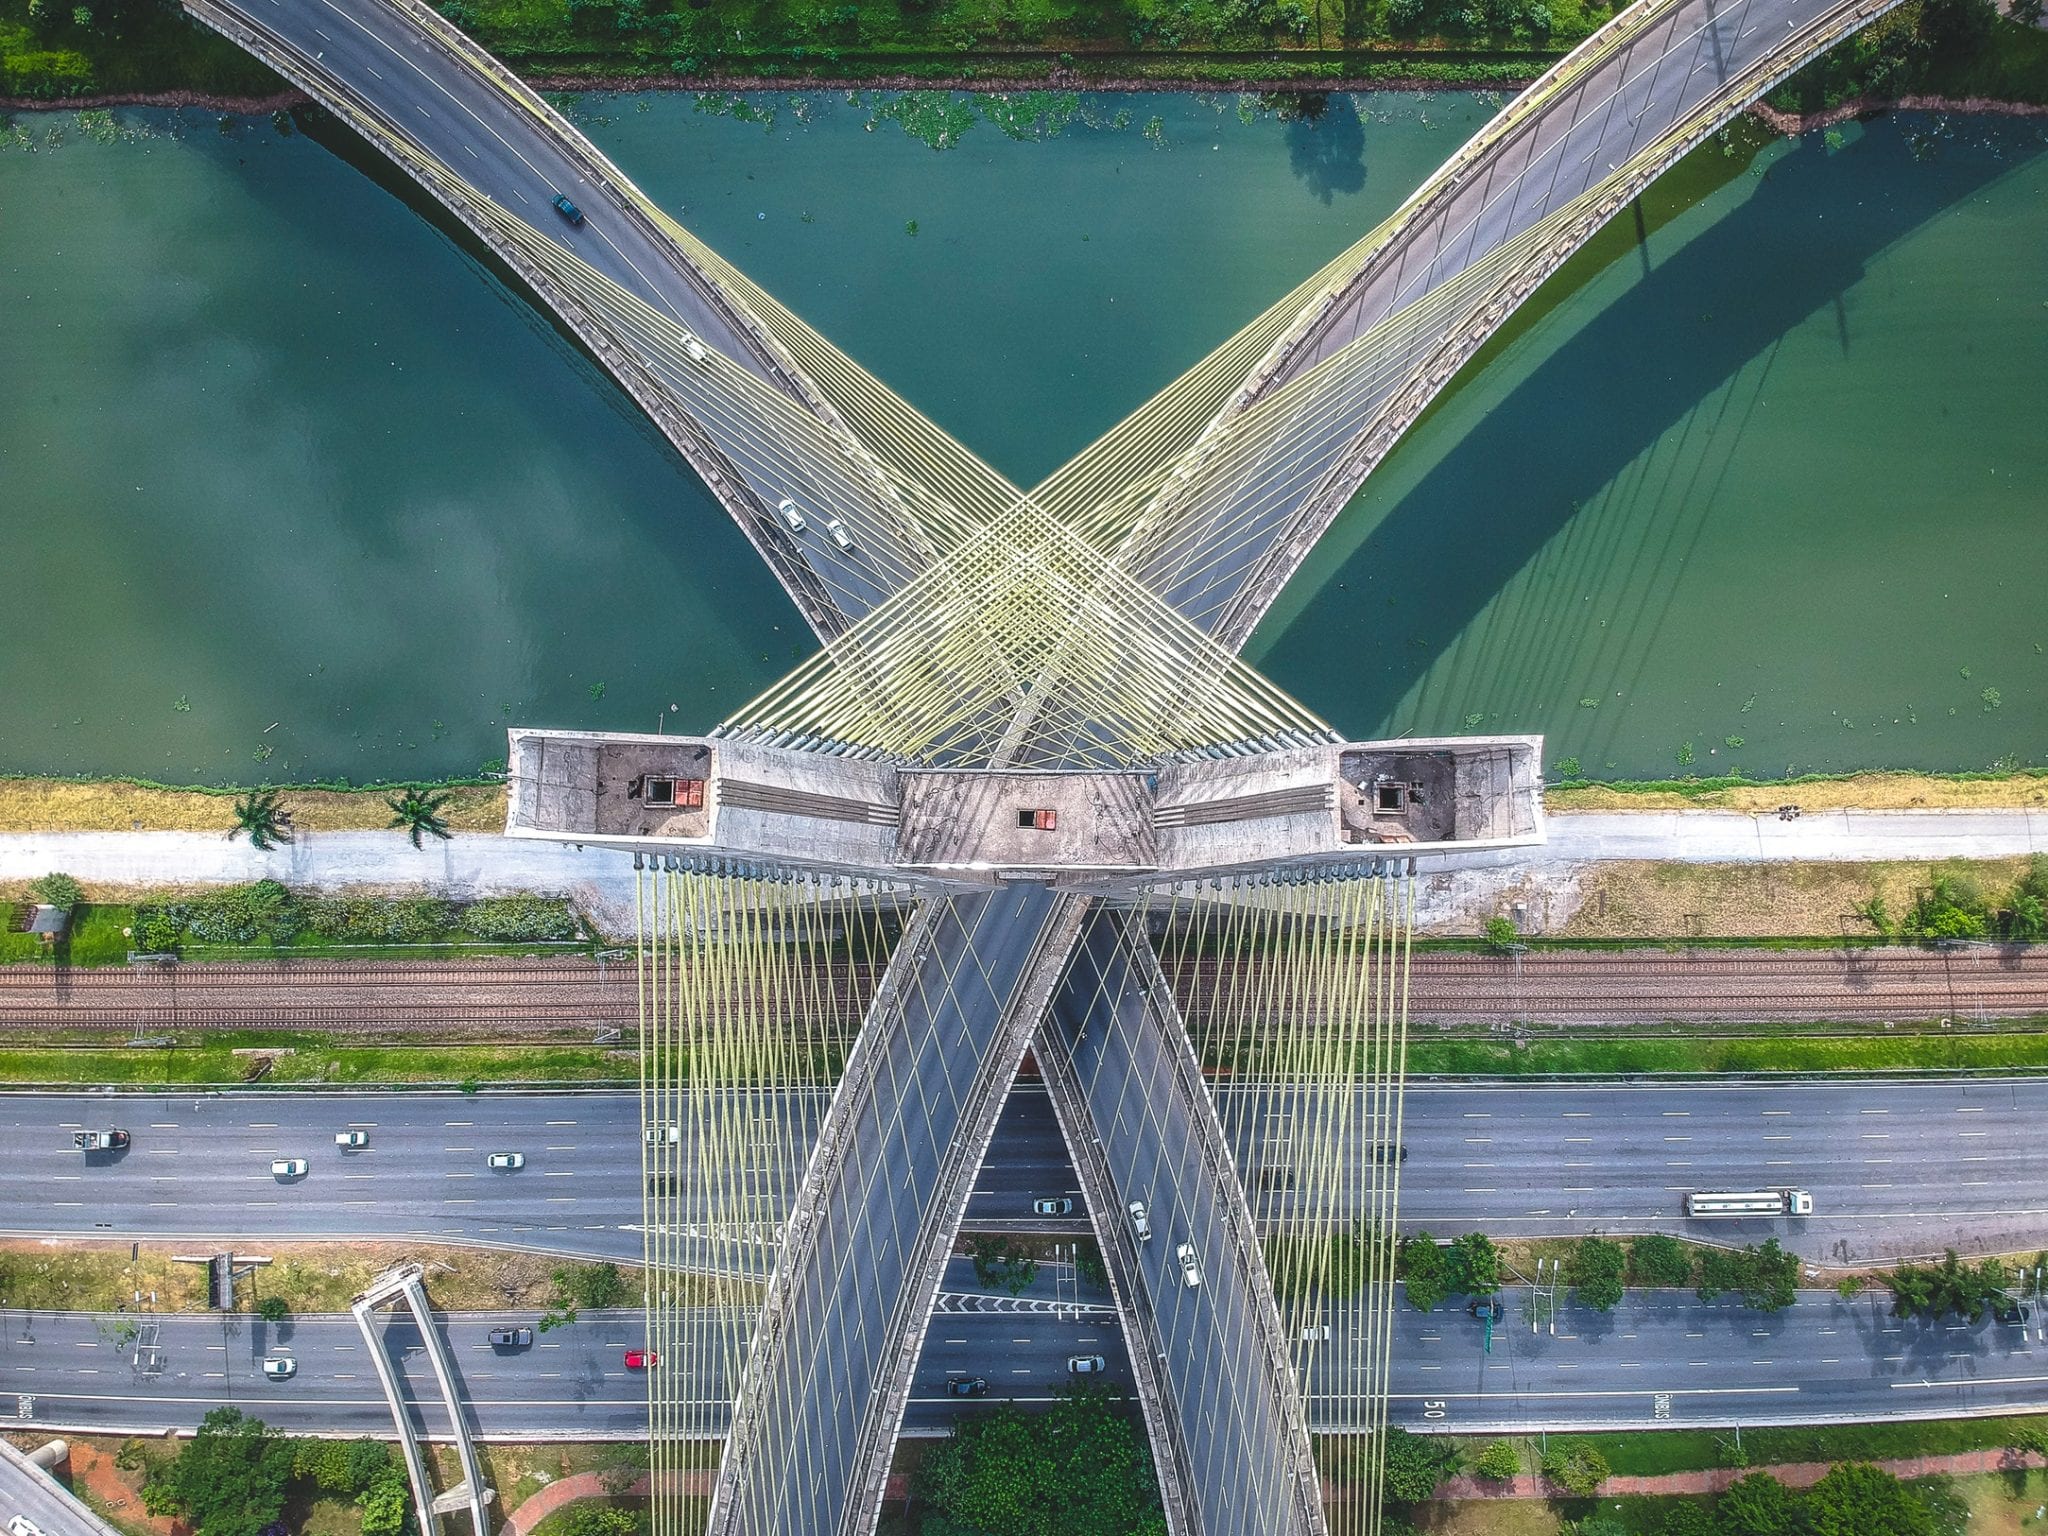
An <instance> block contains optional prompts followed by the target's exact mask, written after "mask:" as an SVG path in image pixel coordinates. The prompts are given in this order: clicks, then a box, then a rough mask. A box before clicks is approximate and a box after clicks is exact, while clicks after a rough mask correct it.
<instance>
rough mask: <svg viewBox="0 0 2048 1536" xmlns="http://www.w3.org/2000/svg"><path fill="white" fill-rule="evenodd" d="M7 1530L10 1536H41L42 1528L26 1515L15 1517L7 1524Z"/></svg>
mask: <svg viewBox="0 0 2048 1536" xmlns="http://www.w3.org/2000/svg"><path fill="white" fill-rule="evenodd" d="M7 1529H8V1530H9V1531H10V1532H11V1533H12V1536H43V1528H42V1527H41V1526H40V1525H37V1524H36V1523H35V1521H33V1520H31V1519H29V1517H28V1516H27V1515H16V1516H15V1517H14V1518H13V1519H11V1520H9V1521H8V1522H7Z"/></svg>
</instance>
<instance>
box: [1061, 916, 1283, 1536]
mask: <svg viewBox="0 0 2048 1536" xmlns="http://www.w3.org/2000/svg"><path fill="white" fill-rule="evenodd" d="M1133 943H1135V944H1136V945H1137V946H1138V948H1139V950H1140V951H1141V952H1143V953H1145V954H1147V955H1149V949H1148V948H1147V947H1146V946H1145V943H1144V938H1143V935H1142V933H1140V934H1137V935H1132V934H1130V933H1128V932H1127V930H1126V925H1125V920H1124V919H1123V918H1121V917H1120V916H1118V915H1115V914H1109V913H1102V914H1098V916H1097V917H1096V918H1095V920H1094V921H1092V922H1091V923H1090V925H1089V927H1088V929H1087V931H1086V933H1085V935H1084V936H1083V939H1082V943H1081V947H1080V950H1079V952H1078V953H1077V955H1076V956H1075V959H1074V963H1073V965H1072V967H1071V968H1070V969H1069V970H1068V972H1067V974H1066V977H1065V978H1064V979H1063V980H1062V982H1061V984H1060V990H1059V991H1058V992H1057V993H1056V994H1055V996H1054V1000H1053V1007H1052V1011H1051V1013H1050V1014H1049V1015H1048V1017H1047V1019H1046V1022H1045V1025H1044V1028H1043V1029H1042V1030H1041V1031H1040V1037H1039V1038H1040V1046H1039V1048H1040V1049H1042V1050H1045V1051H1046V1052H1047V1054H1048V1055H1049V1056H1050V1055H1054V1054H1055V1053H1056V1054H1057V1055H1058V1056H1059V1057H1061V1058H1063V1066H1064V1070H1062V1071H1061V1078H1062V1080H1066V1079H1067V1078H1068V1076H1069V1075H1071V1078H1072V1079H1073V1080H1074V1081H1076V1082H1077V1083H1078V1085H1079V1088H1080V1095H1079V1097H1080V1106H1079V1108H1080V1110H1081V1113H1082V1115H1083V1116H1084V1117H1085V1120H1084V1124H1085V1126H1086V1129H1087V1131H1088V1132H1092V1134H1093V1136H1094V1137H1095V1138H1096V1139H1097V1140H1098V1141H1099V1142H1100V1143H1101V1149H1102V1151H1101V1157H1102V1161H1103V1164H1104V1165H1106V1167H1107V1169H1108V1172H1109V1178H1110V1181H1111V1182H1112V1183H1113V1184H1114V1186H1115V1198H1116V1202H1117V1204H1116V1207H1115V1208H1114V1212H1113V1214H1112V1215H1111V1217H1110V1219H1109V1222H1108V1224H1107V1225H1108V1231H1109V1233H1110V1234H1111V1235H1110V1237H1109V1240H1110V1241H1113V1242H1116V1243H1118V1244H1119V1245H1121V1247H1122V1250H1123V1252H1124V1254H1125V1256H1126V1258H1127V1259H1128V1260H1129V1261H1130V1270H1131V1273H1133V1274H1134V1275H1135V1276H1136V1277H1137V1280H1136V1284H1135V1285H1133V1286H1132V1287H1131V1288H1130V1291H1131V1294H1126V1295H1125V1296H1124V1298H1123V1300H1124V1303H1125V1305H1126V1307H1127V1308H1128V1309H1129V1311H1128V1313H1127V1316H1128V1317H1129V1318H1131V1319H1133V1321H1132V1322H1131V1323H1130V1324H1129V1326H1130V1327H1132V1328H1133V1329H1134V1330H1136V1329H1139V1328H1142V1329H1143V1332H1144V1337H1145V1340H1146V1344H1145V1347H1146V1348H1147V1349H1148V1350H1150V1351H1151V1353H1152V1354H1153V1356H1154V1357H1155V1358H1156V1359H1157V1360H1158V1362H1159V1372H1160V1375H1161V1377H1162V1378H1163V1380H1162V1383H1161V1390H1162V1392H1163V1395H1164V1396H1165V1397H1166V1398H1167V1399H1169V1400H1170V1402H1171V1405H1172V1413H1173V1418H1174V1422H1175V1424H1176V1426H1177V1431H1178V1441H1179V1446H1178V1447H1177V1448H1178V1449H1179V1451H1180V1453H1181V1454H1182V1455H1184V1457H1185V1465H1184V1467H1181V1468H1177V1469H1176V1472H1177V1475H1179V1476H1181V1477H1184V1478H1185V1479H1186V1480H1187V1481H1188V1483H1189V1484H1190V1487H1189V1490H1188V1491H1189V1494H1190V1497H1191V1499H1192V1502H1193V1503H1194V1506H1195V1507H1196V1508H1197V1509H1198V1510H1200V1511H1202V1512H1203V1519H1202V1529H1203V1530H1204V1531H1213V1532H1217V1533H1219V1536H1223V1533H1231V1532H1242V1533H1245V1536H1252V1533H1258V1532H1280V1531H1292V1530H1313V1529H1316V1528H1317V1527H1318V1525H1319V1524H1320V1517H1319V1514H1318V1512H1317V1510H1316V1507H1315V1498H1316V1482H1315V1476H1314V1473H1313V1470H1312V1469H1313V1457H1312V1455H1311V1453H1310V1451H1309V1447H1308V1443H1307V1437H1306V1435H1305V1434H1304V1432H1303V1431H1304V1423H1303V1420H1302V1417H1301V1411H1302V1410H1301V1405H1300V1403H1299V1401H1298V1394H1297V1390H1296V1387H1295V1382H1294V1376H1293V1372H1292V1371H1291V1370H1290V1369H1289V1362H1288V1354H1287V1347H1286V1345H1285V1343H1284V1342H1283V1340H1282V1336H1281V1333H1280V1319H1279V1315H1278V1312H1277V1311H1276V1309H1275V1307H1274V1305H1273V1301H1272V1297H1271V1294H1270V1291H1269V1289H1268V1287H1267V1285H1266V1278H1265V1266H1264V1264H1263V1263H1262V1262H1261V1261H1260V1259H1259V1257H1258V1255H1257V1254H1256V1253H1255V1252H1253V1251H1252V1249H1253V1245H1254V1244H1255V1243H1256V1241H1257V1238H1256V1232H1255V1229H1254V1228H1253V1226H1252V1221H1251V1213H1250V1211H1249V1210H1248V1209H1247V1208H1246V1206H1245V1201H1244V1195H1243V1193H1242V1191H1241V1190H1240V1188H1239V1186H1238V1184H1237V1182H1236V1180H1235V1179H1234V1178H1233V1177H1232V1176H1231V1174H1230V1172H1229V1170H1228V1167H1227V1164H1228V1162H1229V1159H1230V1152H1229V1149H1228V1147H1227V1145H1226V1144H1225V1142H1224V1139H1223V1135H1222V1132H1221V1128H1220V1127H1218V1126H1217V1125H1216V1123H1215V1113H1214V1109H1213V1107H1212V1106H1211V1104H1210V1103H1209V1102H1208V1100H1207V1099H1206V1098H1205V1097H1204V1095H1203V1092H1202V1087H1201V1078H1200V1076H1199V1073H1198V1071H1197V1069H1196V1066H1195V1061H1194V1053H1193V1050H1192V1049H1191V1048H1190V1047H1189V1045H1188V1043H1187V1035H1186V1033H1185V1031H1184V1030H1182V1029H1181V1027H1180V1024H1179V1021H1178V1019H1177V1018H1175V1017H1174V1016H1173V1014H1172V1011H1171V1009H1170V1008H1169V1009H1165V1010H1161V1009H1160V1008H1159V1007H1157V1006H1156V1005H1155V1003H1154V1000H1153V997H1152V995H1151V986H1150V985H1149V983H1150V982H1151V981H1152V980H1154V979H1155V977H1156V973H1155V972H1151V971H1149V970H1147V971H1145V972H1142V973H1138V972H1134V970H1133V966H1132V958H1131V949H1132V945H1133ZM1067 1112H1068V1113H1070V1114H1071V1113H1073V1111H1072V1110H1069V1111H1067ZM1133 1200H1140V1201H1143V1202H1144V1203H1145V1206H1146V1208H1147V1212H1148V1214H1149V1218H1150V1224H1151V1237H1150V1239H1149V1240H1146V1241H1140V1240H1139V1239H1138V1238H1137V1236H1136V1235H1135V1234H1134V1233H1133V1232H1132V1230H1131V1227H1130V1222H1129V1220H1128V1218H1127V1217H1126V1215H1125V1210H1126V1208H1127V1207H1128V1205H1129V1203H1130V1202H1131V1201H1133ZM1076 1204H1077V1206H1078V1204H1079V1202H1078V1201H1077V1202H1076ZM1183 1244H1187V1245H1191V1246H1192V1248H1193V1250H1194V1255H1195V1264H1196V1272H1195V1275H1194V1276H1193V1279H1192V1283H1191V1282H1190V1280H1189V1278H1188V1277H1187V1276H1186V1275H1185V1274H1184V1273H1183V1269H1182V1265H1181V1263H1180V1261H1179V1258H1178V1256H1177V1254H1178V1250H1179V1248H1180V1247H1181V1245H1183Z"/></svg>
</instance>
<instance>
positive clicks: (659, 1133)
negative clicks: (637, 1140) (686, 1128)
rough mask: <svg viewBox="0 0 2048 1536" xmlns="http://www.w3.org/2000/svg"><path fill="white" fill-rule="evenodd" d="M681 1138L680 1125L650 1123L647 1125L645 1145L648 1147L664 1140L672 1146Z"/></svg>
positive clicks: (681, 1129)
mask: <svg viewBox="0 0 2048 1536" xmlns="http://www.w3.org/2000/svg"><path fill="white" fill-rule="evenodd" d="M682 1139H683V1128H682V1127H681V1126H680V1125H650V1126H649V1127H647V1145H649V1146H650V1147H651V1146H654V1145H655V1144H656V1143H658V1142H664V1141H665V1142H667V1143H668V1144H669V1145H670V1146H674V1145H675V1144H676V1143H677V1142H679V1141H681V1140H682Z"/></svg>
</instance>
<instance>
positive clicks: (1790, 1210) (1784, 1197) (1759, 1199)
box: [1685, 1189, 1813, 1218]
mask: <svg viewBox="0 0 2048 1536" xmlns="http://www.w3.org/2000/svg"><path fill="white" fill-rule="evenodd" d="M1685 1214H1686V1215H1688V1216H1692V1217H1707V1218H1711V1217H1742V1216H1752V1217H1754V1216H1811V1215H1812V1214H1813V1196H1812V1195H1810V1194H1808V1193H1807V1192H1806V1191H1805V1190H1803V1189H1751V1190H1694V1191H1693V1192H1692V1193H1691V1194H1689V1195H1687V1196H1686V1197H1685Z"/></svg>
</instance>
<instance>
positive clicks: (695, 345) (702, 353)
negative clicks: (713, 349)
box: [683, 331, 711, 363]
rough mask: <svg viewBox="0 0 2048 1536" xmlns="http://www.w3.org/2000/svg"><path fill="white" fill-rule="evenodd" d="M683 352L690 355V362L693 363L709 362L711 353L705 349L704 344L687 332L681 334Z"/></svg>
mask: <svg viewBox="0 0 2048 1536" xmlns="http://www.w3.org/2000/svg"><path fill="white" fill-rule="evenodd" d="M683 350H684V351H685V352H687V353H689V354H690V361H691V362H693V363H702V362H708V361H710V358H711V353H710V352H709V351H707V350H706V349H705V346H704V343H703V342H701V341H699V340H698V339H697V338H696V337H695V336H692V335H691V334H690V333H689V332H688V331H685V332H683Z"/></svg>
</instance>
